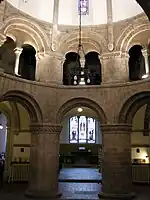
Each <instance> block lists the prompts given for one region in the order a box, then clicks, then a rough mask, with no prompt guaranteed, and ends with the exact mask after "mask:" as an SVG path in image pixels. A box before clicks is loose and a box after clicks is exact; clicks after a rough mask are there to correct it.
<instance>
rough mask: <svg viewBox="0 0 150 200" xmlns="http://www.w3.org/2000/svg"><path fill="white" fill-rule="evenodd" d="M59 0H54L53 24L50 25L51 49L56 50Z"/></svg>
mask: <svg viewBox="0 0 150 200" xmlns="http://www.w3.org/2000/svg"><path fill="white" fill-rule="evenodd" d="M58 13H59V0H55V1H54V9H53V26H52V45H51V47H52V51H56V50H57V35H58Z"/></svg>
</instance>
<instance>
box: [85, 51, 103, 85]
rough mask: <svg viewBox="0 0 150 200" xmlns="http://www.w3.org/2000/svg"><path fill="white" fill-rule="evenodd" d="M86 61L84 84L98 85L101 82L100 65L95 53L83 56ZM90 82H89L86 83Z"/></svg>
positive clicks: (97, 55)
mask: <svg viewBox="0 0 150 200" xmlns="http://www.w3.org/2000/svg"><path fill="white" fill-rule="evenodd" d="M85 60H86V64H85V65H86V67H85V68H86V70H85V74H86V83H87V84H88V85H100V84H101V82H102V75H101V63H100V59H99V54H98V53H97V52H94V51H93V52H89V53H88V54H86V56H85ZM88 80H90V81H88Z"/></svg>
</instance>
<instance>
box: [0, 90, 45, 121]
mask: <svg viewBox="0 0 150 200" xmlns="http://www.w3.org/2000/svg"><path fill="white" fill-rule="evenodd" d="M14 100H15V101H16V102H18V103H20V104H21V105H22V106H24V107H25V108H26V109H27V111H28V113H29V115H30V118H31V121H32V122H42V121H43V117H42V111H41V109H40V107H39V105H38V103H37V102H36V100H35V99H34V98H33V97H32V96H31V95H29V94H28V93H26V92H22V91H15V90H13V91H9V92H6V93H5V94H3V95H2V96H1V97H0V102H2V101H14Z"/></svg>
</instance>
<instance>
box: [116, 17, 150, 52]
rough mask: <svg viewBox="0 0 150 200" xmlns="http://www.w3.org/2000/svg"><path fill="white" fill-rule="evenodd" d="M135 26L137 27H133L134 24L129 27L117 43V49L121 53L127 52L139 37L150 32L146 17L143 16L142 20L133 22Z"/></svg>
mask: <svg viewBox="0 0 150 200" xmlns="http://www.w3.org/2000/svg"><path fill="white" fill-rule="evenodd" d="M133 24H135V26H134V27H133V25H132V24H130V25H128V26H127V27H126V28H125V29H124V30H123V31H122V33H121V34H120V36H119V38H118V39H117V41H116V48H117V49H118V50H120V51H121V52H127V51H128V50H129V48H130V47H131V46H133V44H131V43H132V41H133V39H134V38H135V37H136V36H137V35H139V34H143V32H145V31H150V25H149V24H148V23H147V18H146V16H142V17H141V18H140V19H138V20H135V21H133ZM139 42H140V41H139ZM139 44H140V43H139Z"/></svg>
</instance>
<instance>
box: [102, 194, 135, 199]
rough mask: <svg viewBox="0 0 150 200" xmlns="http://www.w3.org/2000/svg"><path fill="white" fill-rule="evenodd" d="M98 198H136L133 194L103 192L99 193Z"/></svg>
mask: <svg viewBox="0 0 150 200" xmlns="http://www.w3.org/2000/svg"><path fill="white" fill-rule="evenodd" d="M98 197H99V198H100V199H101V198H104V199H133V198H135V197H136V194H135V193H134V192H133V193H132V192H131V193H129V194H106V193H103V192H100V193H99V194H98Z"/></svg>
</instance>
